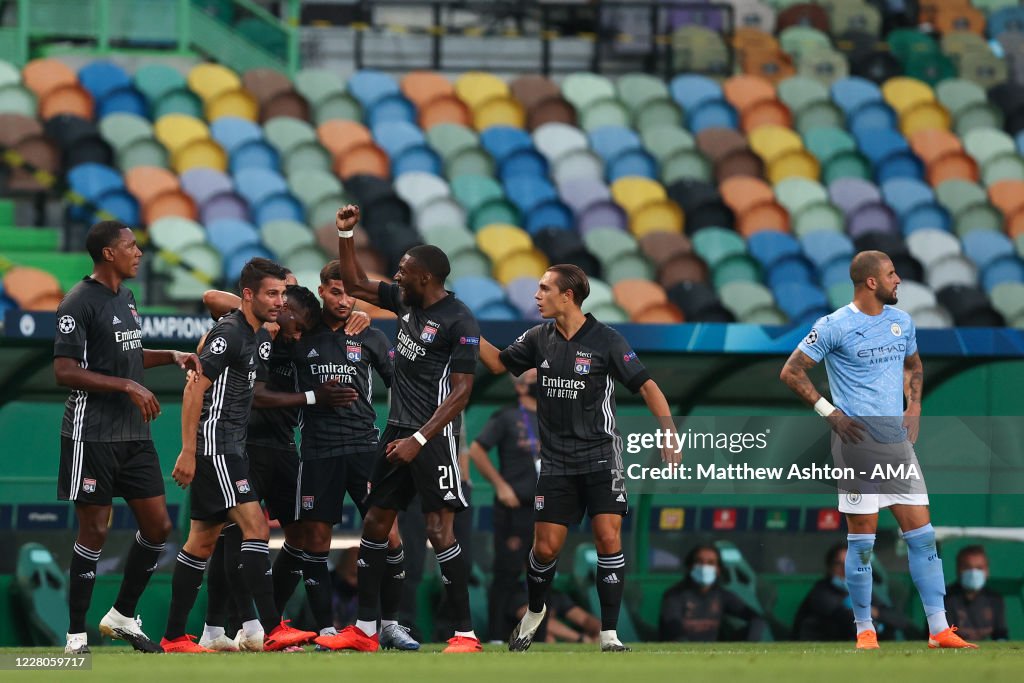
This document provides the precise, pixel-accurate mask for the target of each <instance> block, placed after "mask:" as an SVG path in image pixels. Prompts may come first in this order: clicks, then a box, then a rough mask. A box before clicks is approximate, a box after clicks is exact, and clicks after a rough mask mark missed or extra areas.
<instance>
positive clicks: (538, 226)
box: [524, 199, 574, 235]
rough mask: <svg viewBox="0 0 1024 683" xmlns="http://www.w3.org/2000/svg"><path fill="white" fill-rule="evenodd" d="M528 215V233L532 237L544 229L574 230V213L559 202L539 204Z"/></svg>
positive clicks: (526, 213)
mask: <svg viewBox="0 0 1024 683" xmlns="http://www.w3.org/2000/svg"><path fill="white" fill-rule="evenodd" d="M524 213H525V215H526V231H527V232H528V233H530V234H531V235H532V234H534V233H537V232H540V231H541V230H543V229H544V228H560V229H562V230H572V229H573V224H574V221H573V216H572V211H571V210H570V209H569V207H567V206H566V205H565V204H563V203H562V202H561V201H559V200H557V199H556V200H553V201H549V202H544V203H542V204H538V205H537V206H535V207H534V208H533V209H532V210H531V211H529V212H524Z"/></svg>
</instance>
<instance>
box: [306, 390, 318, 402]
mask: <svg viewBox="0 0 1024 683" xmlns="http://www.w3.org/2000/svg"><path fill="white" fill-rule="evenodd" d="M314 404H316V393H315V392H312V391H307V392H306V405H307V406H311V405H314Z"/></svg>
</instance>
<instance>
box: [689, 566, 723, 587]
mask: <svg viewBox="0 0 1024 683" xmlns="http://www.w3.org/2000/svg"><path fill="white" fill-rule="evenodd" d="M690 578H691V579H693V580H694V581H695V582H696V583H697V584H698V585H700V586H710V585H711V584H713V583H714V582H715V579H717V578H718V568H717V567H714V566H712V565H710V564H695V565H693V569H691V570H690Z"/></svg>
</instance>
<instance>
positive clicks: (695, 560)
mask: <svg viewBox="0 0 1024 683" xmlns="http://www.w3.org/2000/svg"><path fill="white" fill-rule="evenodd" d="M721 566H722V557H721V555H720V554H719V552H718V549H717V548H715V547H714V546H713V545H699V546H697V547H696V548H694V549H693V550H691V551H690V553H689V555H687V556H686V572H687V574H686V578H684V579H683V580H682V581H680V582H679V583H677V584H675V585H674V586H672V587H671V588H669V589H668V590H667V591H665V594H664V595H663V596H662V598H661V617H660V619H659V622H660V624H659V632H660V634H661V640H663V641H670V642H716V641H719V640H750V641H757V640H760V639H761V634H762V633H763V632H764V629H765V627H766V625H767V624H766V623H765V621H764V619H762V618H761V616H760V615H758V613H757V612H755V611H754V610H753V609H752V608H751V607H750V606H749V605H747V604H746V603H745V602H743V600H741V599H740V598H739V597H738V596H737V595H736V594H735V593H732V592H730V591H728V590H726V589H725V588H723V587H722V586H721V585H720V584H719V582H718V579H719V571H720V568H721ZM725 617H735V618H737V619H740V620H741V621H743V622H745V624H746V628H745V630H743V631H741V632H740V633H730V632H729V629H728V627H727V624H726V620H725Z"/></svg>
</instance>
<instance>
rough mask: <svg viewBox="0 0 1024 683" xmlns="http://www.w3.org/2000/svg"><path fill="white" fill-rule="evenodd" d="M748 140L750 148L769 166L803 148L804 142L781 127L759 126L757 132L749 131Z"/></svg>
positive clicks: (792, 132) (791, 131)
mask: <svg viewBox="0 0 1024 683" xmlns="http://www.w3.org/2000/svg"><path fill="white" fill-rule="evenodd" d="M748 139H749V140H750V148H751V149H753V150H754V152H756V153H757V155H758V156H759V157H761V159H763V160H764V162H765V163H766V164H771V163H772V162H773V161H775V160H776V159H778V158H779V157H781V156H783V155H785V154H788V153H790V152H796V151H800V150H802V149H803V148H804V142H803V140H801V139H800V136H799V135H797V134H796V132H794V131H793V130H791V129H789V128H783V127H782V126H771V125H768V126H761V127H760V128H758V129H757V130H754V131H751V133H750V136H749V138H748Z"/></svg>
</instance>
